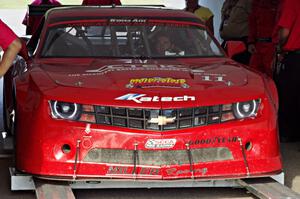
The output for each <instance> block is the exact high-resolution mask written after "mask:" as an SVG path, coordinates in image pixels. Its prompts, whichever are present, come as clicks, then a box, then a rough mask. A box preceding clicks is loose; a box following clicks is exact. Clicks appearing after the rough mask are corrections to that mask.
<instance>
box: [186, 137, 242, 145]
mask: <svg viewBox="0 0 300 199" xmlns="http://www.w3.org/2000/svg"><path fill="white" fill-rule="evenodd" d="M237 141H238V137H214V138H203V139H196V140H191V141H189V145H204V144H224V143H233V142H237Z"/></svg>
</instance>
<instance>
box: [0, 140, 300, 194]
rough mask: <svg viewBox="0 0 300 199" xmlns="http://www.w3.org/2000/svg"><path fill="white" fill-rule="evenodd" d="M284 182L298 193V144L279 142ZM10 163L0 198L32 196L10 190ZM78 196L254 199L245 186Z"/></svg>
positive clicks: (2, 174)
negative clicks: (239, 187) (240, 187)
mask: <svg viewBox="0 0 300 199" xmlns="http://www.w3.org/2000/svg"><path fill="white" fill-rule="evenodd" d="M281 151H282V154H283V163H284V170H285V173H286V176H285V184H286V185H287V186H288V187H290V188H292V189H293V190H294V191H296V192H298V193H300V143H299V142H298V143H288V144H286V143H284V144H282V145H281ZM11 165H13V162H12V158H0V179H2V180H1V181H0V193H1V196H0V198H3V199H33V198H35V193H34V192H33V191H17V192H11V191H10V180H9V172H8V167H9V166H11ZM74 194H75V196H76V198H78V199H84V198H89V199H94V198H95V199H96V198H97V199H98V198H105V199H137V198H144V199H152V198H153V199H154V198H155V199H168V198H172V199H181V198H185V199H196V198H216V199H221V198H222V199H226V198H227V199H229V198H230V199H251V198H255V197H253V196H252V195H251V194H249V193H247V191H246V190H244V189H232V188H181V189H107V190H75V191H74Z"/></svg>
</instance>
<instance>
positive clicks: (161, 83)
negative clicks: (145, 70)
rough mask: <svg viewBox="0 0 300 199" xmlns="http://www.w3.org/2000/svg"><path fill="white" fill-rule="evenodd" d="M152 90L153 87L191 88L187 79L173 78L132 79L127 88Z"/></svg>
mask: <svg viewBox="0 0 300 199" xmlns="http://www.w3.org/2000/svg"><path fill="white" fill-rule="evenodd" d="M149 87H150V88H152V87H168V88H189V85H188V84H186V80H185V79H174V78H171V77H165V78H163V77H151V78H139V79H130V80H129V84H127V85H126V88H149Z"/></svg>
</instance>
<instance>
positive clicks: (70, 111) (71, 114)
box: [50, 101, 81, 120]
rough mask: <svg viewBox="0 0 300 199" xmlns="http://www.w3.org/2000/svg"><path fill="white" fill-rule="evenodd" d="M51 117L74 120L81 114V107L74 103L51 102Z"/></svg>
mask: <svg viewBox="0 0 300 199" xmlns="http://www.w3.org/2000/svg"><path fill="white" fill-rule="evenodd" d="M50 107H51V115H52V117H54V118H58V119H69V120H76V119H78V118H79V116H80V114H81V106H80V105H79V104H76V103H69V102H59V101H51V102H50Z"/></svg>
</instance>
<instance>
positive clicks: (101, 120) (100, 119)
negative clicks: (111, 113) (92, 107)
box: [97, 115, 111, 125]
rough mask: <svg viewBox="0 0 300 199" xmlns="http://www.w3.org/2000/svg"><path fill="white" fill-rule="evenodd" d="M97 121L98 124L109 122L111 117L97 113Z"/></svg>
mask: <svg viewBox="0 0 300 199" xmlns="http://www.w3.org/2000/svg"><path fill="white" fill-rule="evenodd" d="M97 123H98V124H108V125H110V124H111V117H108V116H104V115H97Z"/></svg>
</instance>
